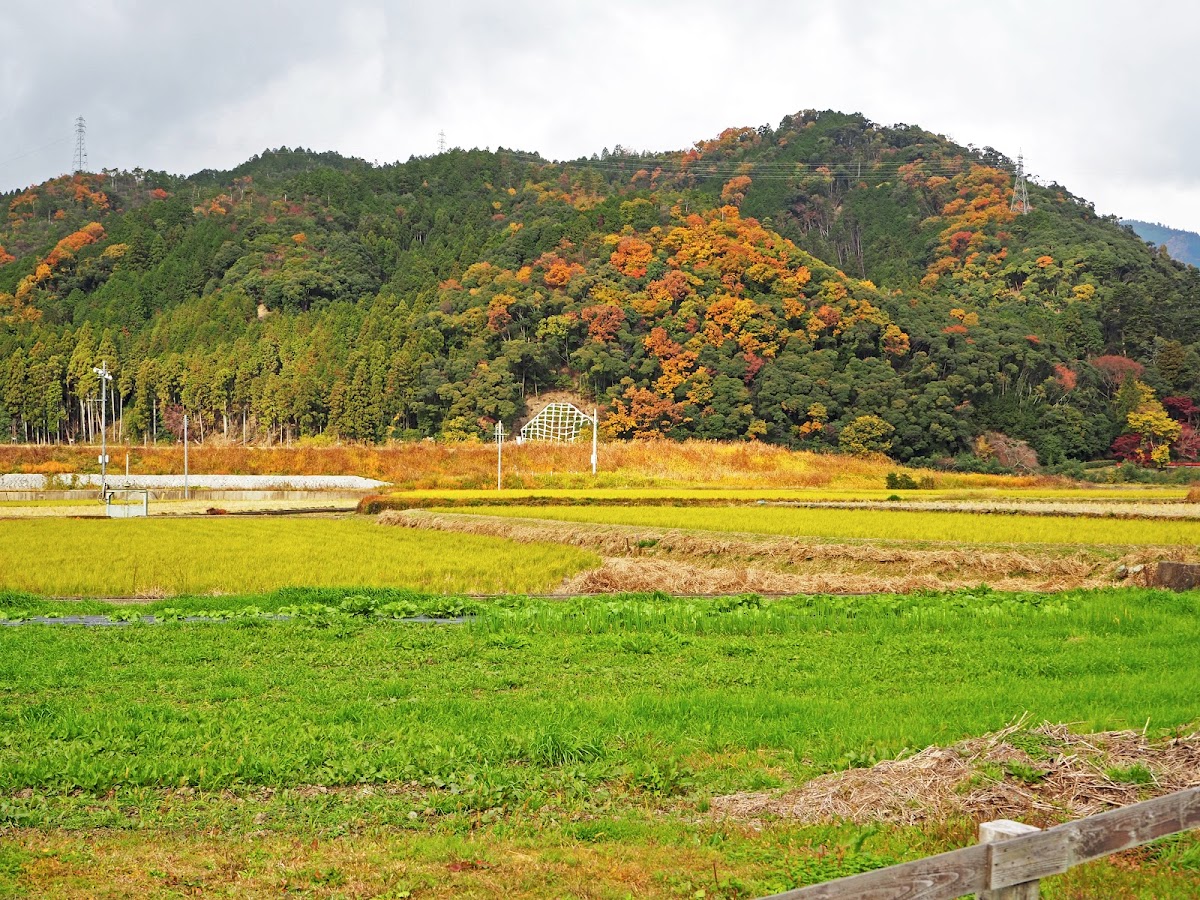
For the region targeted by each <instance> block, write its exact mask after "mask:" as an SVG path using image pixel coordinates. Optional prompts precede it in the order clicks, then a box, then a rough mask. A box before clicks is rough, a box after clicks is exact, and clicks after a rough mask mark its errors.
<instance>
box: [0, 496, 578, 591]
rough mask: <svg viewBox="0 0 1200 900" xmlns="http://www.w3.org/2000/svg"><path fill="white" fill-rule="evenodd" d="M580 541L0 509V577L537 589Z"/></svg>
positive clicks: (82, 583) (161, 587)
mask: <svg viewBox="0 0 1200 900" xmlns="http://www.w3.org/2000/svg"><path fill="white" fill-rule="evenodd" d="M597 563H598V560H597V558H596V557H595V556H593V555H592V554H590V553H586V552H582V551H579V550H575V549H572V548H567V547H559V546H550V545H537V546H535V545H517V544H514V543H510V542H507V541H504V540H499V539H494V538H478V537H471V536H466V535H449V534H439V533H436V532H426V531H416V530H410V529H395V528H378V527H376V526H375V525H374V524H373V523H372V522H371V521H370V520H367V519H363V518H353V517H350V518H345V517H343V518H296V517H289V518H269V517H264V518H235V517H229V516H220V517H217V516H214V517H211V518H195V519H177V520H160V519H134V520H113V521H108V520H75V519H37V520H34V519H30V520H20V521H0V589H9V590H21V591H30V592H34V593H39V594H50V595H60V596H82V597H113V596H115V597H122V596H158V595H173V594H200V593H213V592H216V593H246V592H255V591H270V590H273V589H275V588H280V587H288V586H308V587H322V586H348V587H355V586H391V587H407V588H413V589H420V590H429V591H440V592H446V593H457V592H470V593H493V592H537V591H545V590H548V589H550V588H551V587H553V586H554V585H556V584H558V583H559V582H561V581H562V579H563V578H565V577H567V576H569V575H572V574H574V573H576V572H579V571H582V570H583V569H586V568H589V567H591V566H593V565H596V564H597Z"/></svg>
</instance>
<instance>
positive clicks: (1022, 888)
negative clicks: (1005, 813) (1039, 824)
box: [979, 819, 1041, 900]
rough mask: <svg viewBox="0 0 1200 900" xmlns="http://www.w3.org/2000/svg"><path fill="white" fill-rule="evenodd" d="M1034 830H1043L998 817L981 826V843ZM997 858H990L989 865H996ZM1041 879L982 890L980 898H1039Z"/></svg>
mask: <svg viewBox="0 0 1200 900" xmlns="http://www.w3.org/2000/svg"><path fill="white" fill-rule="evenodd" d="M1034 831H1041V829H1040V828H1035V827H1034V826H1032V825H1025V824H1022V823H1021V822H1014V821H1012V820H1011V819H997V820H995V821H994V822H983V823H982V824H980V826H979V843H981V844H992V843H995V842H997V841H1006V840H1008V839H1009V838H1015V837H1020V836H1021V835H1023V834H1030V833H1031V832H1034ZM995 862H996V861H995V859H994V858H992V859H989V861H988V867H989V868H994V867H995ZM989 880H990V879H989ZM1039 884H1040V881H1037V880H1034V881H1026V882H1024V883H1022V884H1014V885H1012V886H1011V887H1004V888H998V889H996V890H987V891H981V892H980V894H979V900H1038V893H1039V892H1038V885H1039Z"/></svg>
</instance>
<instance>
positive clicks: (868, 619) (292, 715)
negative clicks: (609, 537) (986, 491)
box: [0, 591, 1200, 897]
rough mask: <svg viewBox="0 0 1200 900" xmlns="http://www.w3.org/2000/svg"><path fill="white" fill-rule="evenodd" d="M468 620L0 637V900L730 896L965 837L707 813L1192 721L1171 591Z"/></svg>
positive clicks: (1115, 872)
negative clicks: (979, 741) (1023, 741)
mask: <svg viewBox="0 0 1200 900" xmlns="http://www.w3.org/2000/svg"><path fill="white" fill-rule="evenodd" d="M389 596H394V595H387V594H379V595H378V596H376V600H378V601H381V602H382V601H384V600H386V599H388V597H389ZM320 598H326V599H335V598H336V595H335V594H334V593H318V594H312V595H308V596H307V599H309V600H315V599H320ZM287 599H297V598H296V597H294V596H291V597H289V595H286V594H285V595H275V596H273V597H257V598H255V597H243V598H236V599H234V598H227V599H226V600H225V601H223V602H226V603H227V604H228V606H229V607H230V608H233V607H234V605H235V604H236V603H241V604H243V608H244V607H245V606H247V605H251V604H252V605H255V606H257V607H259V608H261V609H268V608H270V607H271V606H272V604H273V603H279V602H282V601H284V600H287ZM202 601H207V602H212V598H200V599H199V600H197V601H195V602H197V603H198V602H202ZM6 602H8V603H9V604H10V605H11V606H12V607H14V608H15V606H16V605H17V604H18V603H26V604H28V603H30V602H33V600H32V599H31V598H20V597H15V598H14V597H10V598H9V599H8V600H7V601H6ZM176 602H177V603H178V602H179V601H176ZM97 606H98V607H99V606H100V604H97ZM475 611H476V612H477V617H476V618H474V619H473V620H471V621H470V622H469V623H468V624H466V625H463V626H414V625H404V624H398V623H392V622H386V621H381V620H378V619H375V618H370V617H369V616H366V615H363V614H361V613H362V612H363V611H362V610H359V611H355V610H348V611H344V612H339V613H335V614H332V615H327V616H322V617H317V618H311V619H299V620H294V621H290V622H277V621H263V620H259V619H253V618H245V619H238V620H237V621H234V622H227V623H221V624H216V623H214V624H183V623H174V624H167V625H163V626H130V627H128V628H125V629H121V630H119V631H118V630H115V629H83V628H71V627H58V626H26V627H23V628H20V629H0V896H2V895H3V894H2V891H3V890H5V889H7V890H8V891H9V894H10V895H12V896H20V895H22V892H24V893H26V894H28V893H38V892H41V893H44V894H48V895H55V896H88V895H89V891H90V892H91V893H94V892H95V891H96V890H97V889H98V888H99V887H100V886H103V885H106V884H113V883H121V884H124V885H126V886H128V891H129V893H131V894H132V893H138V892H142V893H145V894H147V895H152V896H171V895H172V892H175V893H180V892H185V890H186V889H187V888H188V884H189V883H191V886H192V888H193V889H194V888H205V889H216V888H217V887H218V886H222V887H223V889H225V890H232V891H234V892H235V893H239V895H243V896H257V895H259V894H260V893H261V894H263V895H265V894H266V893H268V892H269V891H271V890H274V891H275V892H276V893H278V891H279V889H280V883H281V879H282V880H284V881H286V882H287V883H288V884H289V885H291V888H290V889H293V890H294V889H297V888H300V887H304V888H305V889H306V890H307V891H309V892H311V894H313V895H316V896H341V895H358V896H403V895H404V894H403V892H404V891H407V892H409V894H410V895H411V896H450V895H452V894H454V893H456V891H457V892H458V893H474V894H475V895H480V896H498V895H501V894H504V893H505V892H506V891H509V892H510V893H512V894H516V895H524V896H564V895H566V896H571V895H574V896H598V897H608V896H612V897H618V896H626V895H628V894H630V893H633V894H636V895H644V896H656V897H659V896H661V897H695V896H697V892H698V891H701V890H703V891H706V894H705V896H718V897H744V896H755V895H758V894H761V893H767V892H769V891H771V890H776V889H779V888H782V887H787V886H790V885H793V884H795V883H797V882H799V881H817V880H822V879H823V878H826V877H832V876H833V875H837V874H845V873H846V872H848V871H854V870H855V867H862V868H869V867H872V866H874V865H880V864H883V863H885V862H888V861H892V860H895V859H901V858H909V857H912V856H919V855H924V854H926V853H932V852H936V851H938V850H941V849H946V848H947V847H948V846H954V845H958V844H961V843H965V842H967V841H969V840H970V834H969V826H968V825H965V824H962V823H959V824H957V825H951V826H948V827H947V828H945V829H941V830H938V829H932V830H929V831H928V832H927V833H925V834H922V833H919V832H916V831H914V830H910V829H902V828H898V827H897V828H884V829H883V830H882V831H871V830H864V829H855V828H850V827H848V826H847V827H842V828H811V827H810V828H800V827H797V826H789V825H786V824H784V823H780V824H778V825H769V827H768V830H767V832H766V836H765V837H764V836H761V835H757V834H756V833H755V832H753V831H751V830H749V829H747V828H744V827H742V826H737V825H731V824H725V823H720V822H716V821H714V820H712V819H710V818H709V817H708V816H706V814H705V809H706V807H707V798H709V797H712V796H714V795H717V794H725V793H730V792H733V791H739V790H761V789H764V788H772V787H777V786H786V785H791V784H795V783H799V782H802V781H804V780H805V779H807V778H808V777H810V776H811V775H813V774H816V773H819V772H824V771H829V770H837V769H840V768H843V767H846V766H849V765H859V764H864V763H870V762H871V761H872V760H875V759H878V758H882V757H888V756H894V755H896V754H900V753H903V752H905V751H906V750H909V749H915V748H919V747H922V746H925V745H927V744H929V743H939V744H947V743H951V742H953V741H956V740H958V739H960V738H962V737H964V736H967V735H973V734H980V733H983V732H986V731H990V730H994V729H996V728H999V727H1001V726H1003V725H1004V724H1005V723H1006V722H1008V721H1010V720H1012V719H1013V718H1014V717H1016V716H1017V715H1019V714H1021V713H1022V712H1026V711H1028V712H1029V714H1030V720H1031V721H1034V722H1039V721H1041V720H1043V719H1045V720H1049V721H1066V722H1072V723H1075V725H1076V727H1078V728H1079V729H1080V730H1088V731H1090V730H1100V729H1106V728H1117V727H1137V728H1141V727H1142V726H1144V725H1145V724H1146V722H1147V719H1149V721H1150V728H1151V731H1156V732H1159V733H1162V732H1163V731H1164V730H1169V729H1172V728H1176V727H1179V726H1182V725H1183V724H1184V723H1187V722H1191V721H1194V720H1195V718H1196V716H1197V709H1198V708H1197V705H1196V701H1195V698H1196V697H1197V696H1200V660H1197V658H1196V656H1195V654H1194V653H1193V652H1192V649H1193V648H1194V647H1195V646H1196V642H1197V640H1198V639H1200V617H1198V615H1197V614H1198V613H1200V596H1198V595H1195V594H1191V595H1174V594H1164V593H1156V592H1149V591H1105V592H1076V593H1071V594H1065V595H1056V596H1053V597H1048V596H1044V595H1038V594H1026V595H1005V594H996V593H991V592H986V591H979V592H962V593H956V594H948V595H918V596H908V597H898V596H883V597H872V598H793V599H788V600H779V601H762V600H759V599H758V598H755V597H750V596H747V597H734V598H725V599H722V600H712V601H696V600H691V601H689V600H672V599H667V598H663V597H659V596H653V595H644V596H625V597H617V598H612V599H610V600H607V601H602V602H601V601H587V600H572V601H566V602H557V603H550V602H540V601H530V600H522V599H511V600H507V601H504V602H496V603H488V604H479V605H478V607H477V608H476V610H475ZM1164 672H1170V673H1171V677H1170V678H1164V677H1163V673H1164ZM97 829H99V830H98V831H97ZM389 848H390V849H389ZM1155 852H1156V853H1157V852H1158V851H1155ZM1189 852H1190V853H1192V855H1191V856H1187V855H1186V854H1187V853H1189ZM1180 853H1183V854H1184V855H1183V856H1182V857H1179V858H1181V859H1182V860H1183V862H1182V863H1179V859H1178V858H1177V857H1178V854H1176V856H1170V855H1169V854H1168V855H1165V856H1164V855H1163V854H1162V853H1159V854H1158V855H1150V856H1145V857H1138V858H1137V860H1136V861H1135V863H1133V864H1131V863H1127V862H1120V861H1119V864H1111V863H1110V864H1105V866H1102V867H1100V868H1092V869H1089V870H1086V871H1085V873H1083V874H1076V875H1073V876H1071V879H1073V880H1071V879H1068V880H1065V881H1062V882H1060V885H1062V887H1061V891H1062V892H1061V893H1058V894H1057V896H1064V897H1066V896H1092V895H1096V894H1094V893H1093V894H1088V893H1086V892H1084V893H1080V892H1079V891H1081V890H1086V891H1096V890H1097V889H1098V885H1099V884H1100V883H1101V880H1100V879H1104V878H1117V879H1123V880H1118V881H1117V882H1113V883H1118V884H1123V885H1126V886H1128V888H1129V891H1130V893H1128V894H1124V895H1127V896H1142V895H1144V896H1159V897H1162V896H1187V893H1186V891H1185V890H1183V889H1182V888H1186V889H1188V890H1193V891H1194V890H1195V887H1196V884H1197V878H1196V876H1195V871H1194V870H1195V865H1196V860H1195V859H1194V858H1193V857H1194V856H1195V853H1194V852H1193V851H1190V850H1187V848H1186V847H1185V848H1184V850H1182V851H1180ZM1160 857H1161V858H1160ZM1172 859H1174V860H1175V862H1174V863H1172V862H1170V860H1172ZM1189 860H1190V862H1189ZM135 861H136V863H135ZM714 863H715V864H716V867H717V871H716V874H715V877H714V874H713V872H712V866H713V864H714ZM1176 863H1178V865H1179V866H1182V869H1180V870H1179V871H1178V872H1177V868H1178V867H1177V868H1172V866H1174V865H1176ZM281 866H282V868H280V867H281ZM1188 866H1191V867H1192V868H1188ZM1087 872H1092V873H1093V874H1091V875H1089V874H1087ZM1189 873H1190V874H1189ZM1188 879H1191V880H1190V881H1189V880H1188ZM1071 885H1075V887H1071ZM1080 885H1082V886H1083V887H1079V886H1080ZM1177 888H1180V890H1179V892H1178V893H1172V891H1175V890H1176V889H1177ZM1142 891H1144V892H1145V893H1144V894H1143V893H1139V892H1142ZM1155 891H1157V893H1155ZM1047 895H1048V896H1055V894H1053V893H1050V891H1049V890H1048V891H1047Z"/></svg>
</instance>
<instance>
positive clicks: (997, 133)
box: [0, 0, 1200, 229]
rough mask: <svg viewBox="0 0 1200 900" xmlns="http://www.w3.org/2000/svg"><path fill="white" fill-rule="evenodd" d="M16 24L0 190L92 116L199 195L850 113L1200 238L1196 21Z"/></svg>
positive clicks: (758, 5)
mask: <svg viewBox="0 0 1200 900" xmlns="http://www.w3.org/2000/svg"><path fill="white" fill-rule="evenodd" d="M6 7H7V8H6V11H5V15H4V16H3V17H2V18H0V46H3V47H4V48H5V53H4V55H3V56H0V189H11V188H13V187H20V186H23V185H25V184H29V183H32V182H36V181H40V180H41V179H43V178H46V177H49V176H52V175H55V174H59V173H61V172H62V171H64V170H65V169H66V168H67V166H68V164H69V161H70V156H71V153H70V151H71V147H70V144H69V142H63V139H64V138H68V139H69V136H70V131H71V123H72V121H73V119H74V117H75V116H76V115H78V114H83V115H85V116H87V118H88V120H89V125H90V131H89V149H90V151H91V159H92V162H93V164H94V165H95V166H97V167H98V166H100V165H112V166H123V167H133V166H137V165H142V166H148V167H154V168H165V169H169V170H172V171H185V172H186V171H194V170H196V169H199V168H205V167H225V166H232V165H236V164H237V163H238V162H240V161H241V160H243V159H245V158H246V157H248V156H250V155H251V154H253V153H256V152H258V151H260V150H262V149H263V148H264V147H266V146H279V145H281V144H287V145H289V146H295V145H305V146H311V147H314V148H317V149H336V150H340V151H342V152H346V153H353V154H356V155H360V156H364V157H366V158H368V159H379V160H385V161H386V160H395V159H404V158H407V157H408V156H409V155H411V154H420V153H428V152H431V151H432V150H433V149H434V146H435V141H436V136H437V131H438V129H439V128H445V129H446V131H447V133H448V136H449V139H450V141H451V143H453V144H457V145H462V146H475V145H477V146H491V147H496V146H499V145H505V146H510V147H513V146H515V147H521V148H523V149H528V150H539V151H541V152H543V153H545V154H546V155H549V156H558V157H570V156H577V155H581V154H587V153H591V152H596V151H598V150H600V149H601V148H602V147H604V146H609V147H611V146H613V145H615V144H618V143H620V144H622V145H625V146H630V147H635V148H645V149H667V148H678V147H684V146H688V145H690V144H691V143H692V142H693V141H696V140H699V139H702V138H705V137H709V136H711V135H712V134H715V133H716V132H717V131H719V130H720V129H721V128H723V127H726V126H729V125H758V124H762V123H764V122H766V123H775V122H778V121H779V119H780V118H781V117H783V116H784V115H787V114H789V113H792V112H795V111H796V110H798V109H802V108H809V107H817V108H824V107H833V108H838V109H843V110H846V111H859V112H862V113H864V114H866V115H867V116H869V117H870V118H872V119H875V120H876V121H880V122H883V123H889V124H890V123H893V122H897V121H906V122H910V123H914V124H920V125H922V126H924V127H926V128H929V129H931V130H934V131H938V132H942V133H946V134H949V135H951V136H952V137H954V138H955V139H956V140H959V141H961V142H964V143H967V142H970V143H974V144H977V145H985V144H990V145H992V146H996V147H998V148H999V149H1001V150H1002V151H1004V152H1006V153H1008V154H1010V155H1016V153H1017V152H1018V150H1021V149H1023V150H1024V151H1025V153H1026V156H1027V157H1028V159H1029V160H1030V164H1031V166H1032V168H1033V170H1034V171H1035V172H1037V173H1038V174H1039V175H1041V176H1042V177H1043V178H1045V179H1047V180H1054V181H1058V182H1060V183H1062V184H1065V185H1066V186H1068V187H1069V188H1071V189H1072V190H1073V191H1075V192H1076V193H1078V194H1081V195H1083V196H1086V197H1088V198H1089V199H1093V200H1095V201H1096V202H1097V205H1098V207H1100V208H1101V210H1102V211H1104V212H1116V213H1120V214H1123V215H1137V216H1140V217H1143V218H1145V217H1149V218H1159V219H1162V220H1164V221H1168V222H1169V223H1170V224H1175V225H1178V226H1180V227H1191V228H1197V229H1200V202H1198V201H1200V173H1197V172H1196V170H1195V167H1194V164H1193V163H1192V158H1193V156H1194V148H1195V147H1196V144H1197V140H1198V139H1200V115H1197V112H1200V110H1198V109H1197V101H1196V100H1195V99H1194V97H1193V93H1192V89H1191V83H1190V82H1191V69H1192V66H1191V64H1190V63H1191V58H1192V54H1193V53H1194V50H1193V46H1194V43H1195V39H1196V38H1197V37H1198V36H1200V8H1197V7H1194V6H1193V4H1191V3H1189V2H1184V0H1168V2H1160V3H1158V4H1155V5H1148V6H1145V7H1135V6H1134V5H1133V4H1129V3H1127V2H1124V0H1120V2H1118V0H1095V2H1086V3H1085V2H1082V0H1060V2H1056V3H1048V2H1044V0H1043V2H1032V0H995V2H993V3H989V4H987V5H986V6H984V5H981V4H970V3H962V2H961V0H955V2H950V0H925V2H905V3H895V2H894V0H859V2H856V3H854V4H830V3H828V2H821V3H818V2H813V0H797V2H791V3H779V2H775V0H740V2H728V0H710V2H699V0H695V2H690V3H685V2H682V0H663V2H658V3H647V2H639V0H610V2H598V0H593V2H578V3H569V4H567V3H561V2H548V0H512V2H507V3H502V4H501V3H495V2H484V0H457V2H456V0H442V2H420V3H404V2H386V0H348V2H341V3H337V4H330V3H317V2H314V0H293V2H291V3H288V4H282V3H275V2H260V0H241V2H234V0H212V2H207V3H204V4H200V3H183V2H178V3H176V2H167V0H107V2H95V0H93V2H85V0H61V2H60V3H58V4H54V5H51V4H46V3H44V2H35V0H15V2H14V0H10V2H9V3H7V4H6ZM50 35H52V36H53V37H52V38H50V37H49V36H50ZM55 139H57V140H59V143H58V144H56V145H55V146H53V147H50V148H47V149H46V150H44V151H42V152H39V153H32V154H30V155H28V156H25V157H24V158H22V159H19V160H12V157H14V156H18V155H21V154H23V153H25V152H26V151H29V150H32V149H33V148H36V147H40V146H41V145H43V144H46V143H47V142H49V141H52V140H55ZM10 160H11V161H10ZM1164 185H1170V186H1171V188H1170V190H1164V189H1163V186H1164ZM1156 211H1157V212H1156Z"/></svg>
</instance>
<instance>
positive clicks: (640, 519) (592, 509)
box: [443, 506, 1200, 546]
mask: <svg viewBox="0 0 1200 900" xmlns="http://www.w3.org/2000/svg"><path fill="white" fill-rule="evenodd" d="M443 511H445V512H459V513H463V512H466V513H469V512H472V510H471V509H470V508H464V507H454V508H452V509H450V508H447V509H445V510H443ZM476 511H477V512H478V513H479V514H481V515H489V516H506V517H515V518H532V519H549V520H552V521H559V522H583V523H605V524H614V525H638V526H643V527H647V528H687V529H696V530H700V531H719V532H748V533H754V534H772V535H787V536H791V537H817V538H830V539H852V540H884V541H950V542H966V543H979V544H1086V545H1112V546H1180V545H1181V546H1195V545H1196V544H1197V543H1200V521H1177V520H1168V521H1161V520H1145V519H1141V520H1129V519H1101V518H1080V517H1073V516H1018V515H998V514H983V513H966V512H924V511H920V512H915V511H909V510H889V509H816V508H811V507H777V506H767V507H754V506H749V507H745V506H729V507H711V506H701V507H669V506H654V507H637V506H502V507H486V508H479V509H478V510H476Z"/></svg>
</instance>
